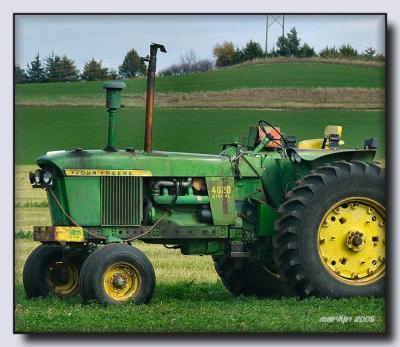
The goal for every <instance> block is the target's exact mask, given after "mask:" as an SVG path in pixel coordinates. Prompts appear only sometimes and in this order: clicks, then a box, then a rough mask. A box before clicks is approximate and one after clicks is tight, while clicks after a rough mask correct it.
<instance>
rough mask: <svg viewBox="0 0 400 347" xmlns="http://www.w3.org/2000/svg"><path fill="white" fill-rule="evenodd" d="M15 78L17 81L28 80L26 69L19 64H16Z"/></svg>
mask: <svg viewBox="0 0 400 347" xmlns="http://www.w3.org/2000/svg"><path fill="white" fill-rule="evenodd" d="M14 80H15V83H26V82H27V80H28V76H27V75H26V73H25V70H24V69H23V68H21V67H20V66H19V65H15V66H14Z"/></svg>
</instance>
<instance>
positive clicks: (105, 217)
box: [100, 176, 143, 226]
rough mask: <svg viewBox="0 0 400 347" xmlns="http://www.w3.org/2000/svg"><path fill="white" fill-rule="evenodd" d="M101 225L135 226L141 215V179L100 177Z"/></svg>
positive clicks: (138, 223) (138, 222) (139, 222)
mask: <svg viewBox="0 0 400 347" xmlns="http://www.w3.org/2000/svg"><path fill="white" fill-rule="evenodd" d="M100 190H101V197H100V199H101V224H102V225H120V226H137V225H140V224H141V221H142V214H143V203H142V195H143V187H142V177H112V176H111V177H110V176H102V177H101V180H100Z"/></svg>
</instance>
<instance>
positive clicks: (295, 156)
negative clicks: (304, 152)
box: [290, 152, 301, 163]
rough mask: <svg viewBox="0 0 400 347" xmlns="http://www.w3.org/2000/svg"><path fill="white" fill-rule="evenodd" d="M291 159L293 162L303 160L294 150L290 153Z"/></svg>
mask: <svg viewBox="0 0 400 347" xmlns="http://www.w3.org/2000/svg"><path fill="white" fill-rule="evenodd" d="M290 161H291V162H292V163H300V162H301V158H300V156H299V155H298V154H297V153H296V152H292V153H291V154H290Z"/></svg>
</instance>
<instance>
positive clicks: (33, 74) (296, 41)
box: [15, 28, 384, 83]
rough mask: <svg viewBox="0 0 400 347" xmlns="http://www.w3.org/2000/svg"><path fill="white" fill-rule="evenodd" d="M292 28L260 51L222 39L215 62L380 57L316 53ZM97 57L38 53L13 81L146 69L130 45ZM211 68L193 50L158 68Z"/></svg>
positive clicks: (346, 51)
mask: <svg viewBox="0 0 400 347" xmlns="http://www.w3.org/2000/svg"><path fill="white" fill-rule="evenodd" d="M300 42H301V39H300V37H299V36H298V33H297V31H296V28H292V29H291V30H290V31H289V32H288V33H287V35H286V36H280V37H279V38H278V40H277V42H276V45H274V47H273V49H272V51H270V52H268V54H266V52H264V51H263V49H262V48H261V45H260V44H259V43H258V42H255V41H253V40H250V41H248V42H247V43H246V45H245V46H244V47H242V48H239V47H235V45H234V44H233V42H228V41H225V42H223V43H221V44H216V45H215V46H214V48H213V55H214V57H215V66H216V67H224V66H231V65H236V64H240V63H243V62H245V61H248V60H254V59H258V58H265V57H291V58H309V57H315V56H320V57H322V58H361V59H368V60H379V61H384V56H383V55H382V54H378V53H377V52H376V50H375V49H373V48H367V49H366V50H364V51H363V52H362V53H359V52H358V51H357V50H356V49H355V48H353V47H352V46H351V45H350V44H344V45H341V46H339V47H337V48H336V47H335V46H334V47H326V48H324V49H322V50H321V51H320V52H319V53H318V54H317V53H316V52H315V50H314V48H313V47H311V46H310V45H309V44H307V43H306V42H304V43H303V44H301V43H300ZM102 64H103V63H102V61H101V60H96V59H94V58H92V59H91V60H89V61H87V62H86V63H85V65H84V67H83V69H82V72H79V71H78V69H77V68H76V65H75V62H74V61H73V60H72V59H70V58H68V57H67V56H66V55H62V56H60V55H58V54H54V53H52V54H50V55H49V56H48V57H46V58H44V59H43V60H41V59H40V56H39V53H38V54H37V55H36V57H35V58H34V60H32V61H31V62H30V63H29V64H27V67H26V69H23V68H21V67H20V66H16V67H15V80H16V82H17V83H25V82H29V83H41V82H65V81H77V80H84V81H96V80H105V79H118V78H134V77H138V76H142V75H143V74H144V73H145V72H146V66H145V64H144V63H143V62H142V61H141V59H140V57H139V55H138V54H137V52H136V50H135V49H131V50H130V51H129V52H128V53H127V54H126V55H125V58H124V60H123V62H122V64H121V65H120V66H119V67H118V71H117V70H115V69H109V68H107V67H104V66H103V65H102ZM213 68H214V62H213V61H212V60H210V59H201V60H198V59H197V57H196V54H195V53H194V51H193V50H190V51H189V52H187V53H186V54H184V55H182V56H181V61H180V63H179V64H173V65H171V66H169V67H167V68H166V69H163V70H161V71H160V72H159V75H160V76H176V75H185V74H188V73H193V72H204V71H208V70H211V69H213Z"/></svg>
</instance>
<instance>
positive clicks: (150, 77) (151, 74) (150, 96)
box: [141, 43, 167, 152]
mask: <svg viewBox="0 0 400 347" xmlns="http://www.w3.org/2000/svg"><path fill="white" fill-rule="evenodd" d="M158 49H160V51H161V52H163V53H167V51H166V49H165V47H164V46H163V45H160V44H158V43H152V44H151V45H150V56H147V57H145V58H141V60H142V61H145V62H148V63H149V65H148V68H147V95H146V127H145V133H144V150H145V151H146V152H151V151H152V150H153V113H154V84H155V79H156V65H157V51H158Z"/></svg>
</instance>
